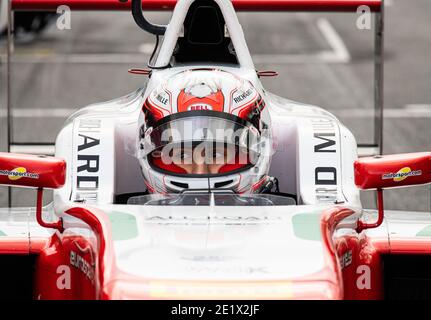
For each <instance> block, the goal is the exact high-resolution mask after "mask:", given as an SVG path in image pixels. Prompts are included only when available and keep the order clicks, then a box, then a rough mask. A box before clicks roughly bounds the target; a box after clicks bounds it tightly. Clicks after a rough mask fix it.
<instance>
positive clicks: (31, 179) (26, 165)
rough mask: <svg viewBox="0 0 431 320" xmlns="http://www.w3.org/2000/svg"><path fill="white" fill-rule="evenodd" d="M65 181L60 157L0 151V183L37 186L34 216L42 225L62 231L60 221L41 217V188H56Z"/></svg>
mask: <svg viewBox="0 0 431 320" xmlns="http://www.w3.org/2000/svg"><path fill="white" fill-rule="evenodd" d="M65 182H66V162H65V161H64V160H62V159H58V158H53V157H45V156H33V155H24V154H15V153H3V152H0V185H6V186H16V187H27V188H37V190H38V191H37V204H36V218H37V221H38V223H39V224H40V225H41V226H42V227H46V228H55V229H58V230H60V232H62V231H63V223H62V221H61V220H60V221H58V222H55V223H46V222H44V221H43V219H42V199H43V189H58V188H61V187H62V186H64V184H65Z"/></svg>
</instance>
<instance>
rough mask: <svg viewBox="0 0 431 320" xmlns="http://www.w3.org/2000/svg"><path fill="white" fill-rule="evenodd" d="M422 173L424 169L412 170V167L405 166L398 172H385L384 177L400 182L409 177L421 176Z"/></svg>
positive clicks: (384, 178)
mask: <svg viewBox="0 0 431 320" xmlns="http://www.w3.org/2000/svg"><path fill="white" fill-rule="evenodd" d="M421 175H422V170H413V171H412V169H411V168H409V167H404V168H402V169H400V170H399V171H398V172H396V173H385V174H384V175H383V176H382V179H383V180H388V179H393V180H394V181H395V182H400V181H403V180H405V179H407V178H408V177H415V176H421Z"/></svg>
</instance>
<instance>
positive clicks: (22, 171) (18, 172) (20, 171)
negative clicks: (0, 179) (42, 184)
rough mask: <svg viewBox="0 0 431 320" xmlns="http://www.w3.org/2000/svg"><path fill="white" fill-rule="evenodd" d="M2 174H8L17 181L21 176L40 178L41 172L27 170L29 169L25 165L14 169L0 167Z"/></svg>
mask: <svg viewBox="0 0 431 320" xmlns="http://www.w3.org/2000/svg"><path fill="white" fill-rule="evenodd" d="M0 176H7V177H8V178H9V180H11V181H16V180H19V179H21V178H29V179H39V174H37V173H31V172H27V169H26V168H23V167H19V168H15V169H13V170H1V169H0Z"/></svg>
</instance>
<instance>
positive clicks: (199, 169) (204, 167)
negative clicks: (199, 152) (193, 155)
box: [192, 163, 210, 174]
mask: <svg viewBox="0 0 431 320" xmlns="http://www.w3.org/2000/svg"><path fill="white" fill-rule="evenodd" d="M192 173H193V174H209V173H210V170H209V166H208V164H206V163H201V164H197V163H195V164H193V167H192Z"/></svg>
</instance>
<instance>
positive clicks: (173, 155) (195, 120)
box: [143, 112, 260, 176]
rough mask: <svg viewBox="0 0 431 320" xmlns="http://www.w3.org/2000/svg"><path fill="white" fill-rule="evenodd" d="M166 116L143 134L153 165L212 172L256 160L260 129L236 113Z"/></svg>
mask: <svg viewBox="0 0 431 320" xmlns="http://www.w3.org/2000/svg"><path fill="white" fill-rule="evenodd" d="M187 114H189V112H188V113H187ZM168 118H170V119H163V120H162V121H161V122H159V123H158V124H157V125H156V127H155V128H150V129H148V130H147V131H146V132H145V133H144V134H143V138H144V143H143V150H144V153H145V155H146V156H148V158H149V162H150V164H152V165H153V166H154V167H155V168H156V169H161V170H164V171H168V172H170V173H174V174H187V175H200V176H201V175H204V176H212V175H219V174H225V173H232V172H233V171H237V170H242V169H244V168H245V167H249V166H250V165H251V164H253V163H255V161H257V157H258V156H259V148H260V146H259V144H260V134H259V131H258V130H257V129H256V128H255V127H254V126H252V125H250V124H248V123H247V122H245V121H243V120H242V119H239V118H237V117H236V116H233V115H229V114H225V113H212V112H205V113H204V114H202V113H199V112H198V113H195V114H193V115H187V116H184V115H182V114H177V115H176V117H172V116H171V117H168Z"/></svg>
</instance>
